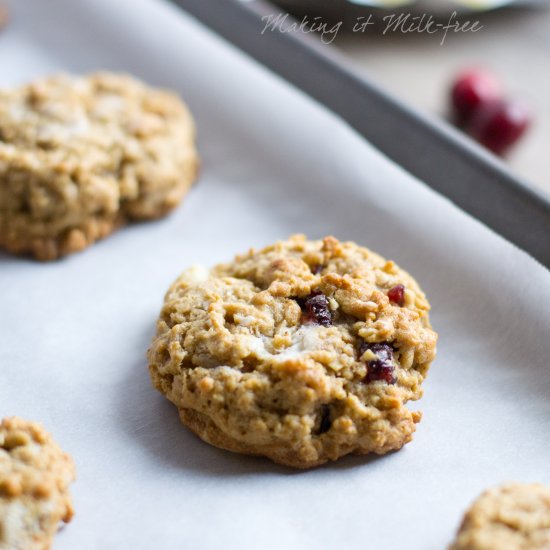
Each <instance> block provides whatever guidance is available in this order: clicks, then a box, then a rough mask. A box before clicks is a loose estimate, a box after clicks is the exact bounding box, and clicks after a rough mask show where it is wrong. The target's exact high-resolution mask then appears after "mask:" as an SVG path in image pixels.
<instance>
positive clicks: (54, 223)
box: [0, 73, 198, 260]
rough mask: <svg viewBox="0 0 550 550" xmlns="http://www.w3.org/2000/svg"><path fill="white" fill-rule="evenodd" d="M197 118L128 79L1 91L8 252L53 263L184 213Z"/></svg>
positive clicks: (59, 79)
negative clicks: (120, 232)
mask: <svg viewBox="0 0 550 550" xmlns="http://www.w3.org/2000/svg"><path fill="white" fill-rule="evenodd" d="M194 140H195V128H194V123H193V120H192V118H191V115H190V113H189V111H188V110H187V108H186V107H185V105H184V104H183V103H182V102H181V100H180V99H179V98H178V97H177V96H176V95H174V94H172V93H170V92H167V91H163V90H158V89H154V88H150V87H149V86H147V85H145V84H143V83H142V82H139V81H138V80H136V79H134V78H132V77H130V76H127V75H123V74H110V73H96V74H91V75H89V76H84V77H70V76H67V75H59V76H52V77H47V78H44V79H41V80H37V81H35V82H33V83H31V84H28V85H26V86H22V87H19V88H14V89H11V90H3V91H0V247H1V248H5V249H7V250H9V251H11V252H14V253H21V254H27V253H29V254H32V255H34V256H35V257H36V258H38V259H40V260H52V259H55V258H58V257H60V256H63V255H66V254H70V253H72V252H76V251H79V250H82V249H83V248H85V247H87V246H88V245H90V244H92V243H93V242H94V241H96V240H98V239H100V238H102V237H105V236H106V235H108V234H109V233H111V232H112V231H113V230H114V229H116V228H117V227H118V226H120V225H121V224H123V223H126V222H128V221H130V220H143V219H151V218H157V217H159V216H163V215H165V214H166V213H167V212H169V211H170V210H172V209H173V208H174V207H175V206H177V205H178V204H179V202H180V201H181V200H182V198H183V196H184V195H185V194H186V192H187V190H188V189H189V187H190V186H191V184H192V182H193V180H194V178H195V176H196V173H197V167H198V157H197V152H196V149H195V144H194Z"/></svg>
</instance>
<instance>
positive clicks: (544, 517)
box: [450, 483, 550, 550]
mask: <svg viewBox="0 0 550 550" xmlns="http://www.w3.org/2000/svg"><path fill="white" fill-rule="evenodd" d="M549 548H550V487H547V486H544V485H541V484H539V483H532V484H528V483H507V484H505V485H502V486H501V487H496V488H494V489H489V490H488V491H485V492H484V493H483V494H482V495H481V496H480V497H479V498H478V499H477V500H476V501H475V502H474V503H473V504H472V506H471V507H470V509H469V510H468V511H467V512H466V515H465V516H464V520H463V521H462V525H461V527H460V529H459V531H458V535H457V538H456V541H455V542H454V543H453V545H452V546H451V547H450V550H548V549H549Z"/></svg>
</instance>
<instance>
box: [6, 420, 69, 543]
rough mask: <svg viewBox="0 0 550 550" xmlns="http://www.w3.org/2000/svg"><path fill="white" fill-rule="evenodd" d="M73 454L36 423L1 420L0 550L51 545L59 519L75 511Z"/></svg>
mask: <svg viewBox="0 0 550 550" xmlns="http://www.w3.org/2000/svg"><path fill="white" fill-rule="evenodd" d="M74 479H75V468H74V464H73V460H72V458H71V457H70V456H69V455H68V454H67V453H64V452H63V451H62V450H61V449H60V448H59V447H58V445H57V443H55V441H54V440H53V439H52V437H51V435H50V434H48V433H47V432H46V431H45V430H44V429H43V428H42V426H41V425H40V424H36V423H34V422H29V421H27V420H23V419H21V418H17V417H13V418H5V419H4V420H3V421H2V422H1V423H0V550H45V549H48V548H50V546H51V543H52V540H53V537H54V535H55V533H56V531H57V529H58V527H59V523H60V522H61V521H63V522H69V521H70V520H71V518H72V515H73V507H72V503H71V497H70V495H69V492H68V486H69V484H70V483H71V482H72V481H73V480H74Z"/></svg>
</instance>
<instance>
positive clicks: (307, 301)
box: [298, 290, 332, 327]
mask: <svg viewBox="0 0 550 550" xmlns="http://www.w3.org/2000/svg"><path fill="white" fill-rule="evenodd" d="M298 303H299V304H300V307H301V308H302V323H315V324H317V325H322V326H324V327H330V326H331V325H332V314H331V313H330V309H329V307H328V299H327V297H326V296H325V295H324V294H323V293H322V292H321V291H320V290H314V291H313V292H312V293H311V294H310V295H309V296H306V298H303V299H302V300H299V301H298Z"/></svg>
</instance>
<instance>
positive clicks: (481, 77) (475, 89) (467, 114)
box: [451, 69, 503, 125]
mask: <svg viewBox="0 0 550 550" xmlns="http://www.w3.org/2000/svg"><path fill="white" fill-rule="evenodd" d="M502 94H503V91H502V85H501V84H500V82H499V81H498V79H497V78H496V77H495V76H494V75H493V74H492V73H490V72H488V71H486V70H483V69H470V70H467V71H465V72H463V73H462V74H460V75H459V76H458V78H457V79H456V80H455V82H454V84H453V87H452V90H451V98H452V103H453V108H454V112H455V117H456V120H457V123H458V124H459V125H464V124H466V123H468V121H469V120H470V119H471V117H472V116H473V115H474V113H475V112H476V111H477V110H478V109H480V108H482V107H483V106H484V105H487V104H488V103H490V102H493V101H496V100H498V99H500V98H501V97H502Z"/></svg>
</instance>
